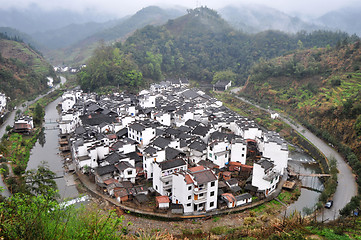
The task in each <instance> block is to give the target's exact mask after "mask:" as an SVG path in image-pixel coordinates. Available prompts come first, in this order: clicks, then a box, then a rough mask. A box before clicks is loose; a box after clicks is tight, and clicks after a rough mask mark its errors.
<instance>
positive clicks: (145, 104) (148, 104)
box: [139, 94, 156, 108]
mask: <svg viewBox="0 0 361 240" xmlns="http://www.w3.org/2000/svg"><path fill="white" fill-rule="evenodd" d="M155 104H156V96H154V95H148V94H145V95H142V96H140V97H139V105H140V106H141V107H142V108H154V107H155Z"/></svg>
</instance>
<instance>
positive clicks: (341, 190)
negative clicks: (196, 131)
mask: <svg viewBox="0 0 361 240" xmlns="http://www.w3.org/2000/svg"><path fill="white" fill-rule="evenodd" d="M236 98H238V99H239V100H241V101H244V102H246V103H249V104H252V105H253V106H255V107H258V108H260V109H262V110H264V111H267V112H269V113H271V110H269V109H265V108H263V107H260V106H258V105H257V104H254V103H251V102H250V101H248V100H246V99H244V98H241V97H237V96H236ZM273 112H274V111H273ZM280 119H282V121H284V122H285V123H287V124H288V125H290V126H291V127H292V128H293V129H294V130H296V131H297V132H299V133H301V134H302V135H303V136H304V137H305V138H307V139H308V140H309V141H310V142H312V143H313V145H315V146H316V147H317V148H318V149H319V150H320V151H321V152H322V153H323V154H324V155H325V156H326V157H327V158H329V159H330V158H331V157H334V158H335V159H336V161H337V169H338V171H339V173H338V185H337V189H336V192H335V194H334V196H333V206H332V208H331V209H323V211H322V212H321V214H319V215H318V217H317V219H318V221H328V220H334V219H336V218H338V216H339V210H341V209H342V208H343V207H345V205H346V204H347V203H348V202H349V201H350V200H351V198H352V197H353V196H356V195H357V183H356V179H355V175H354V174H353V173H352V169H351V168H350V166H349V165H348V164H346V162H345V160H344V159H343V157H342V156H341V155H340V154H339V153H338V152H337V151H336V150H335V149H333V148H332V147H330V146H329V145H328V144H327V143H325V142H324V141H323V140H322V139H320V138H318V137H317V136H316V135H314V134H313V133H312V132H310V131H309V130H308V129H307V128H305V127H303V126H301V125H296V124H294V123H291V122H290V121H289V119H288V118H287V117H285V116H283V115H281V114H280Z"/></svg>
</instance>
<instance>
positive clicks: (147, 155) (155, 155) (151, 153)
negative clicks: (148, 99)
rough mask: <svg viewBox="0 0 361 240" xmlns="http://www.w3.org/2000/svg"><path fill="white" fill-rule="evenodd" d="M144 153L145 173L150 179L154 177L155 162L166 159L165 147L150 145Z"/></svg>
mask: <svg viewBox="0 0 361 240" xmlns="http://www.w3.org/2000/svg"><path fill="white" fill-rule="evenodd" d="M142 154H143V170H144V175H145V177H146V178H147V179H148V180H149V179H152V178H153V173H154V166H153V165H154V163H156V162H163V161H165V149H156V148H154V147H152V146H149V147H147V148H146V149H144V150H143V151H142Z"/></svg>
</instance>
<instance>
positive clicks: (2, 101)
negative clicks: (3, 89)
mask: <svg viewBox="0 0 361 240" xmlns="http://www.w3.org/2000/svg"><path fill="white" fill-rule="evenodd" d="M5 111H6V96H5V94H3V93H0V117H1V118H2V117H3V115H4V114H5Z"/></svg>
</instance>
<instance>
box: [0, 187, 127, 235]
mask: <svg viewBox="0 0 361 240" xmlns="http://www.w3.org/2000/svg"><path fill="white" fill-rule="evenodd" d="M0 212H1V214H0V229H1V231H0V237H1V238H4V239H119V238H120V236H121V235H123V233H122V232H121V231H120V230H121V228H122V225H121V223H122V218H121V217H117V216H116V214H115V212H108V213H103V212H102V211H100V210H95V208H92V207H91V206H87V207H81V208H78V209H75V208H73V207H62V206H61V205H60V204H58V203H57V202H56V201H54V200H52V192H47V194H46V195H39V196H31V195H26V194H15V195H13V196H11V197H9V198H8V199H6V200H5V201H4V202H2V203H0Z"/></svg>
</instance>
